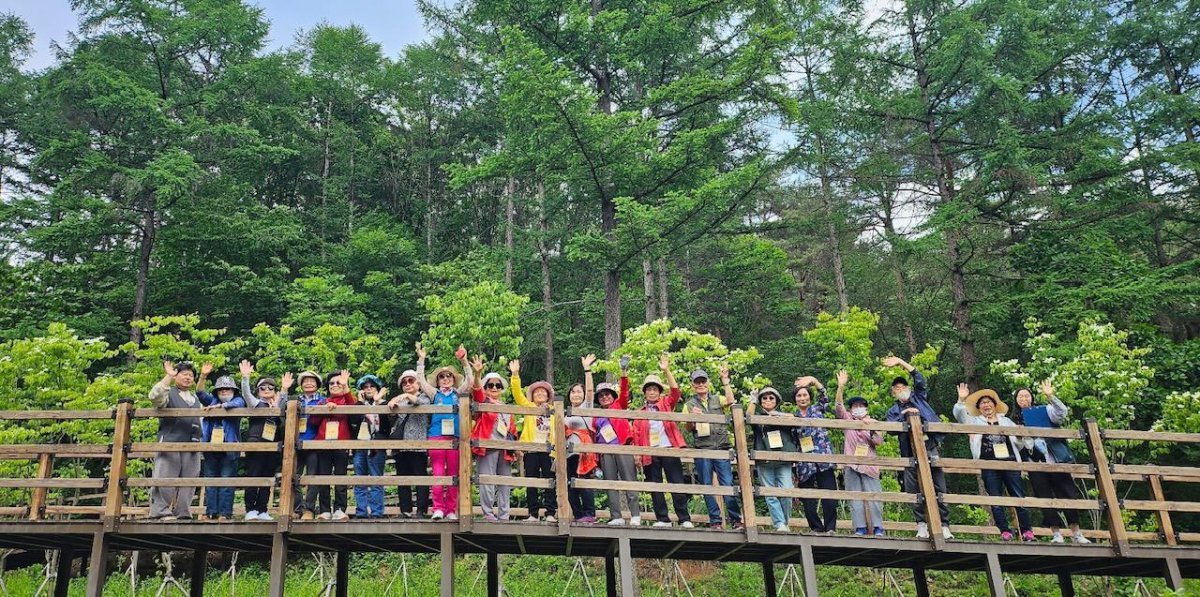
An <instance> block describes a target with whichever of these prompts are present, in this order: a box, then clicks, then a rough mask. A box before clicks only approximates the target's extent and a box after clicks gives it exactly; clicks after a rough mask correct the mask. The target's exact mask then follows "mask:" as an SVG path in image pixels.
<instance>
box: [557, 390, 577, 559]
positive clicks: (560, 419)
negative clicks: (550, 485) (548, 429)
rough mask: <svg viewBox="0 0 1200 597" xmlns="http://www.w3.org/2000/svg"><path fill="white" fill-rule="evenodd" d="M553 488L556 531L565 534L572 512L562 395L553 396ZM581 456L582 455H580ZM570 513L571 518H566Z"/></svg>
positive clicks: (569, 528) (564, 410)
mask: <svg viewBox="0 0 1200 597" xmlns="http://www.w3.org/2000/svg"><path fill="white" fill-rule="evenodd" d="M553 418H554V431H553V433H554V461H555V464H554V490H555V498H556V499H557V500H558V533H559V534H560V535H565V534H567V533H568V532H569V531H570V530H571V520H573V519H574V513H573V512H571V500H570V499H569V497H568V496H567V491H568V489H567V467H568V466H570V465H569V464H568V463H569V462H570V460H569V456H570V455H569V454H567V428H566V424H565V423H564V421H565V420H566V409H565V408H564V407H563V398H562V396H557V397H555V398H554V417H553ZM580 458H582V456H581V457H580ZM568 515H570V517H571V519H570V520H569V519H568Z"/></svg>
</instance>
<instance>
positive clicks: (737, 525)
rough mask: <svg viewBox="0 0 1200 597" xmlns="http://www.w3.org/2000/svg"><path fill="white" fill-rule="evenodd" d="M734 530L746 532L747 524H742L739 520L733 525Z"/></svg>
mask: <svg viewBox="0 0 1200 597" xmlns="http://www.w3.org/2000/svg"><path fill="white" fill-rule="evenodd" d="M733 530H735V531H744V530H746V523H744V522H742V521H740V520H739V521H737V522H735V523H733Z"/></svg>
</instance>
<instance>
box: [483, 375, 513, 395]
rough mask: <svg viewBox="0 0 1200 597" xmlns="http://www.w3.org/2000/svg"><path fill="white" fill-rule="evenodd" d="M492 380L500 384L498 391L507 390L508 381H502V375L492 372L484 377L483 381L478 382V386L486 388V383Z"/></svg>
mask: <svg viewBox="0 0 1200 597" xmlns="http://www.w3.org/2000/svg"><path fill="white" fill-rule="evenodd" d="M493 379H494V380H496V381H498V382H500V390H501V391H503V390H507V389H508V380H507V379H504V376H503V375H500V374H499V373H494V372H493V373H488V374H487V375H484V376H483V379H482V380H480V381H479V385H481V386H486V385H487V383H488V382H489V381H491V380H493Z"/></svg>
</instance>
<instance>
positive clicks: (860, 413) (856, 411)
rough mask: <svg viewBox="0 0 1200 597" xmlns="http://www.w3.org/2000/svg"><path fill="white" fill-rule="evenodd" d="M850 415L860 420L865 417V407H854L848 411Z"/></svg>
mask: <svg viewBox="0 0 1200 597" xmlns="http://www.w3.org/2000/svg"><path fill="white" fill-rule="evenodd" d="M850 414H852V415H854V416H855V417H858V418H860V419H861V418H863V417H865V416H867V407H865V406H856V407H854V408H852V409H850Z"/></svg>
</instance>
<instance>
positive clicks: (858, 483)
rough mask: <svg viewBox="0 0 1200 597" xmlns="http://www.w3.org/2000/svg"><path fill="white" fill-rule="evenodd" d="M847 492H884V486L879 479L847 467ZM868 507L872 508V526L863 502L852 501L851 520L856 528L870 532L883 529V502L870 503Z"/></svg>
mask: <svg viewBox="0 0 1200 597" xmlns="http://www.w3.org/2000/svg"><path fill="white" fill-rule="evenodd" d="M845 478H846V491H871V492H880V491H883V485H882V484H881V483H880V482H879V479H876V478H875V477H871V476H869V475H864V474H862V473H860V472H858V471H856V470H854V469H852V468H849V467H846V477H845ZM867 505H868V506H870V507H871V524H869V525H868V524H867V518H866V516H865V513H864V512H863V511H864V510H865V508H864V507H863V500H850V520H852V521H854V528H856V529H867V531H868V532H869V531H870V530H871V527H879V528H883V504H882V503H881V502H876V501H869V502H867Z"/></svg>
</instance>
